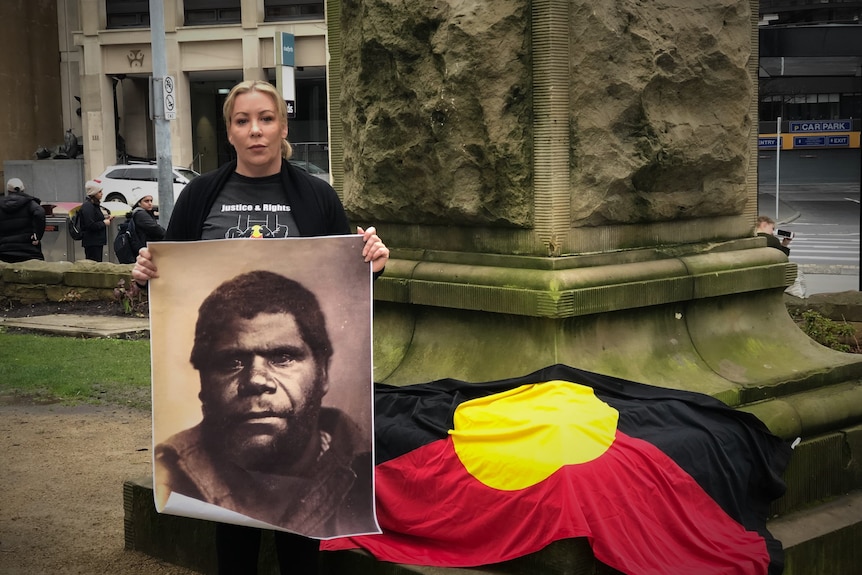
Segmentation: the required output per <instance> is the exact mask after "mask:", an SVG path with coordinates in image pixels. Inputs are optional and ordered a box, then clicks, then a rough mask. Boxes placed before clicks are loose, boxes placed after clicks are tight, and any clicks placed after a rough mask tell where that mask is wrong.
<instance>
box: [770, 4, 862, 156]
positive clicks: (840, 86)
mask: <svg viewBox="0 0 862 575" xmlns="http://www.w3.org/2000/svg"><path fill="white" fill-rule="evenodd" d="M759 36H760V42H759V44H760V74H759V75H760V81H759V97H760V106H759V117H760V118H759V119H760V130H759V131H760V133H761V135H774V134H776V133H777V130H776V128H777V125H776V123H777V120H778V118H781V120H782V126H781V128H782V129H781V133H782V140H783V146H782V147H783V148H798V147H819V148H828V147H839V148H840V147H851V148H858V147H859V132H860V129H862V120H860V119H862V1H858V0H857V1H846V0H761V1H760V33H759ZM823 127H828V128H837V130H828V131H823V130H820V129H818V128H823ZM794 132H795V133H797V136H794V135H793V134H794ZM761 140H763V138H761ZM767 141H768V143H769V144H772V141H769V139H768V138H767ZM773 141H774V140H773ZM774 145H775V144H772V146H774Z"/></svg>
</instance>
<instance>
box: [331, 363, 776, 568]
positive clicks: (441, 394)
mask: <svg viewBox="0 0 862 575" xmlns="http://www.w3.org/2000/svg"><path fill="white" fill-rule="evenodd" d="M375 440H376V475H375V476H376V497H377V516H378V520H379V522H380V526H381V528H382V529H383V533H382V534H381V535H366V536H359V537H351V538H342V539H333V540H329V541H324V542H322V545H321V548H322V549H326V550H337V549H351V548H363V549H365V550H367V551H369V552H370V553H371V554H372V555H374V556H375V557H376V558H378V559H380V560H385V561H392V562H397V563H409V564H414V565H435V566H444V567H458V566H460V567H470V566H477V565H488V564H492V563H497V562H500V561H506V560H509V559H513V558H515V557H519V556H522V555H526V554H529V553H533V552H536V551H538V550H540V549H542V548H543V547H545V546H546V545H548V544H549V543H551V542H553V541H556V540H560V539H564V538H569V537H586V538H587V539H588V540H589V541H590V545H591V546H592V550H593V553H594V555H595V556H596V558H597V559H598V560H599V561H601V562H603V563H605V564H606V565H609V566H610V567H613V568H614V569H617V570H619V571H622V572H624V573H628V574H637V575H649V574H655V575H673V574H679V575H691V574H692V573H697V574H698V575H710V574H719V573H721V574H724V575H727V574H739V575H743V574H744V575H754V574H764V575H766V574H769V575H777V574H779V573H781V572H782V570H783V551H782V548H781V543H780V542H779V541H777V540H775V539H773V538H772V537H771V535H770V534H769V532H768V531H767V529H766V517H767V512H768V507H769V504H770V502H771V501H772V500H774V499H776V498H778V497H780V496H781V495H782V494H783V493H784V489H785V485H784V482H783V480H782V474H783V472H784V469H785V467H786V465H787V462H788V460H789V457H790V452H791V450H790V447H789V446H788V445H787V443H786V442H784V441H782V440H781V439H780V438H778V437H776V436H774V435H772V434H771V433H770V432H769V431H768V429H767V428H766V427H765V426H764V425H763V424H762V423H761V422H760V420H758V419H757V418H756V417H754V416H752V415H750V414H747V413H744V412H740V411H736V410H734V409H732V408H730V407H728V406H726V405H725V404H723V403H722V402H720V401H718V400H716V399H714V398H711V397H709V396H707V395H703V394H699V393H692V392H685V391H677V390H671V389H663V388H658V387H653V386H649V385H644V384H639V383H635V382H631V381H626V380H622V379H618V378H614V377H609V376H603V375H599V374H595V373H590V372H586V371H582V370H579V369H574V368H571V367H567V366H563V365H555V366H552V367H548V368H545V369H543V370H540V371H538V372H535V373H533V374H531V375H528V376H525V377H521V378H516V379H508V380H503V381H495V382H488V383H466V382H462V381H456V380H451V379H446V380H440V381H435V382H432V383H425V384H417V385H409V386H404V387H391V386H386V385H380V384H378V385H377V386H376V391H375Z"/></svg>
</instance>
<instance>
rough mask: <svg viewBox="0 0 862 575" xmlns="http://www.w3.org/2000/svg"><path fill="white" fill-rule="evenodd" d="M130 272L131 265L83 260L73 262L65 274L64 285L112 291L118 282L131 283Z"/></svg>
mask: <svg viewBox="0 0 862 575" xmlns="http://www.w3.org/2000/svg"><path fill="white" fill-rule="evenodd" d="M131 270H132V265H131V264H128V265H127V264H113V263H107V262H91V261H89V260H83V261H79V262H75V263H74V264H73V266H72V268H71V269H70V270H69V271H67V272H66V276H65V283H66V285H69V286H73V287H89V288H106V289H114V288H115V287H117V285H118V284H119V283H120V281H125V282H126V283H128V282H129V281H131Z"/></svg>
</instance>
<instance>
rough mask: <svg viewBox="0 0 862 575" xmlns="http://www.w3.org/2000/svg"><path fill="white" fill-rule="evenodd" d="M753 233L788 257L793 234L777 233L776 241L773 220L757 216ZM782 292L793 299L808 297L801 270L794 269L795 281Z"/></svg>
mask: <svg viewBox="0 0 862 575" xmlns="http://www.w3.org/2000/svg"><path fill="white" fill-rule="evenodd" d="M754 233H755V234H756V235H758V236H763V237H764V238H766V245H767V246H769V247H771V248H775V249H777V250H781V251H782V252H784V255H786V256H787V257H790V248H789V247H788V246H789V245H790V242H791V241H793V234H792V233H788V232H783V233H782V232H779V235H781V239H778V236H776V235H775V220H773V219H772V218H770V217H769V216H758V217H757V225H756V226H755V228H754ZM784 292H785V293H787V294H790V295H792V296H794V297H799V298H807V297H808V287H807V285H806V283H805V274H804V273H803V272H802V268H799V267H797V268H796V279H795V280H793V283H792V284H790V285H789V286H787V289H785V290H784Z"/></svg>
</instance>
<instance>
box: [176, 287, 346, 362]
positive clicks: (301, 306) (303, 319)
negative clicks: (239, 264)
mask: <svg viewBox="0 0 862 575" xmlns="http://www.w3.org/2000/svg"><path fill="white" fill-rule="evenodd" d="M262 313H289V314H291V315H293V316H294V317H295V318H296V323H297V325H298V326H299V332H300V334H301V335H302V339H303V341H305V343H306V344H307V345H308V347H309V348H311V353H312V355H313V356H314V359H315V362H316V363H317V367H318V369H325V368H326V367H327V366H328V365H329V360H330V359H331V358H332V343H331V342H330V340H329V334H328V333H327V331H326V320H325V318H324V316H323V311H322V310H321V309H320V304H319V303H318V301H317V297H316V296H315V295H314V294H313V293H312V292H311V291H309V290H308V289H307V288H306V287H305V286H303V285H302V284H301V283H299V282H297V281H294V280H292V279H289V278H286V277H284V276H282V275H279V274H277V273H273V272H268V271H262V270H260V271H253V272H248V273H245V274H242V275H238V276H236V277H235V278H233V279H231V280H228V281H226V282H224V283H222V284H221V285H220V286H218V287H217V288H216V289H215V290H213V292H212V293H211V294H210V295H209V296H207V298H206V299H205V300H204V302H203V303H202V304H201V307H200V308H199V310H198V321H197V324H196V325H195V343H194V347H193V348H192V354H191V362H192V365H193V366H194V368H195V369H197V370H200V369H201V368H204V367H206V366H207V365H208V364H209V363H210V360H211V355H210V352H211V348H210V345H211V343H212V342H213V341H215V339H216V338H215V336H216V335H217V334H219V333H221V332H222V331H223V330H224V329H225V326H227V325H229V324H230V322H231V321H232V320H234V319H252V318H253V317H255V316H257V315H259V314H262Z"/></svg>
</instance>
